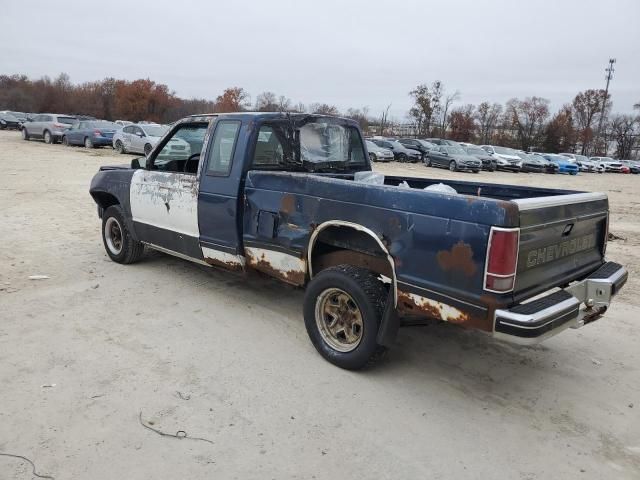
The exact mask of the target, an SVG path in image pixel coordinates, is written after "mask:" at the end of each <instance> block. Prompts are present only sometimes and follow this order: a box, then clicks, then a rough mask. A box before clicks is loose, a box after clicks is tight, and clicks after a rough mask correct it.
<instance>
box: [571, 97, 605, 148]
mask: <svg viewBox="0 0 640 480" xmlns="http://www.w3.org/2000/svg"><path fill="white" fill-rule="evenodd" d="M603 97H604V90H602V89H600V90H593V89H591V90H585V91H584V92H580V93H578V94H577V95H576V96H575V98H574V99H573V102H572V109H573V119H574V121H575V122H576V127H577V129H578V139H579V141H580V142H581V143H582V147H581V150H580V153H581V154H582V155H585V154H586V153H587V152H589V151H590V147H591V142H592V141H593V128H594V126H595V125H596V123H597V120H598V118H599V116H600V115H601V114H602V99H603ZM610 106H611V102H610V101H609V99H607V108H610Z"/></svg>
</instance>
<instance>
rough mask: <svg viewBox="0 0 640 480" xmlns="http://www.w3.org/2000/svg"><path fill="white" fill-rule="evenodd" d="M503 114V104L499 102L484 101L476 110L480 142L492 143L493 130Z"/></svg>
mask: <svg viewBox="0 0 640 480" xmlns="http://www.w3.org/2000/svg"><path fill="white" fill-rule="evenodd" d="M501 115H502V105H500V104H499V103H494V104H490V103H489V102H482V103H481V104H480V105H478V108H477V110H476V120H477V121H478V130H479V132H478V133H479V141H480V143H483V144H485V143H491V138H492V136H493V132H494V130H495V128H496V126H497V125H498V121H499V120H500V116H501Z"/></svg>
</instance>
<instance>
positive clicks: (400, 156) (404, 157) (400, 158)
mask: <svg viewBox="0 0 640 480" xmlns="http://www.w3.org/2000/svg"><path fill="white" fill-rule="evenodd" d="M398 161H399V162H403V163H404V162H406V161H407V156H406V155H405V154H404V153H401V154H400V155H398Z"/></svg>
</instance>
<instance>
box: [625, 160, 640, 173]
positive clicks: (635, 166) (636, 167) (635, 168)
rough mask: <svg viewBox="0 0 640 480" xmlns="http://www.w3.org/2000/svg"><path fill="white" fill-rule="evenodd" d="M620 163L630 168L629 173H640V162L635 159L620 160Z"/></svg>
mask: <svg viewBox="0 0 640 480" xmlns="http://www.w3.org/2000/svg"><path fill="white" fill-rule="evenodd" d="M620 163H621V164H622V165H623V166H625V167H627V168H628V169H629V173H635V174H638V173H640V164H639V163H637V162H634V161H633V160H620Z"/></svg>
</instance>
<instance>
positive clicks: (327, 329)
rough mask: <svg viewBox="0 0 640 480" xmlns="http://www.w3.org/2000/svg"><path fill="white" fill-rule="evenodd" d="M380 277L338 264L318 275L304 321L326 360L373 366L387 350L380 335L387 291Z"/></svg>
mask: <svg viewBox="0 0 640 480" xmlns="http://www.w3.org/2000/svg"><path fill="white" fill-rule="evenodd" d="M378 277H379V275H378V274H376V273H374V272H372V271H370V270H366V269H364V268H360V267H354V266H351V265H338V266H335V267H331V268H327V269H326V270H323V271H321V272H320V273H318V275H316V276H315V277H314V278H313V280H311V282H309V285H308V286H307V290H306V292H305V297H304V323H305V327H306V329H307V333H308V334H309V338H310V339H311V343H313V346H314V347H315V348H316V350H317V351H318V353H320V355H322V357H324V359H325V360H327V361H329V362H330V363H333V364H334V365H336V366H338V367H340V368H345V369H348V370H357V369H360V368H363V367H368V366H372V365H373V364H374V363H376V362H377V361H378V360H380V359H381V358H382V357H383V355H384V353H385V352H386V348H385V347H383V346H381V345H378V342H377V335H378V330H379V328H380V322H381V320H382V315H383V313H384V307H385V301H386V298H387V289H386V287H385V285H384V284H383V283H382V282H381V281H380V280H379V279H378Z"/></svg>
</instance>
